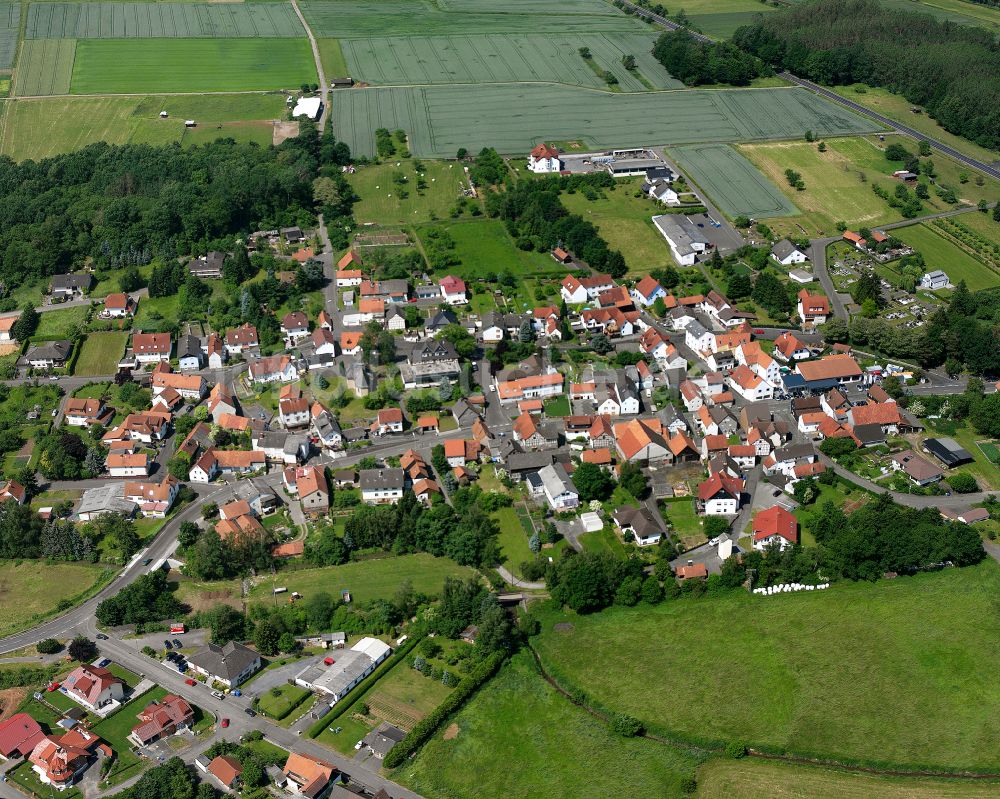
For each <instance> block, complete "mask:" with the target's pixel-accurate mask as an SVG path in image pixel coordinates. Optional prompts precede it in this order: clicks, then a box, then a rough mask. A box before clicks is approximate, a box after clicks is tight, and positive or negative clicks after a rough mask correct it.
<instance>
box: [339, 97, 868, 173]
mask: <svg viewBox="0 0 1000 799" xmlns="http://www.w3.org/2000/svg"><path fill="white" fill-rule="evenodd" d="M337 105H338V111H337V113H335V114H334V115H333V126H334V133H335V134H336V136H337V138H338V139H341V140H343V141H345V142H347V144H348V145H349V146H350V147H351V151H352V152H354V153H357V154H358V155H366V156H373V155H374V154H375V140H374V135H373V131H375V129H376V128H388V129H389V130H395V129H397V128H402V129H404V130H406V132H407V134H408V135H409V137H410V142H411V149H412V150H413V153H414V154H415V155H419V156H425V157H453V156H454V155H455V152H456V151H457V150H458V148H460V147H465V148H467V149H469V150H470V151H472V152H475V151H477V150H479V149H481V148H482V147H496V149H497V150H498V151H500V152H503V153H521V152H524V151H525V150H527V149H530V148H531V147H532V146H533V145H534V144H537V143H538V142H540V141H545V140H554V141H567V140H572V139H577V140H582V141H585V142H587V144H588V145H589V146H592V147H610V146H616V147H629V146H639V145H645V144H649V143H650V142H663V143H671V144H686V143H698V142H709V141H717V142H730V141H748V140H754V139H781V138H789V137H797V136H800V135H802V132H803V131H805V130H808V129H811V130H814V131H816V132H817V134H818V135H823V136H830V135H834V134H838V133H839V134H841V135H848V134H855V133H866V132H871V131H872V130H874V123H872V122H870V121H868V120H865V119H862V118H861V117H858V116H855V115H854V114H852V113H851V112H849V111H847V110H845V109H842V108H840V107H838V106H836V105H834V104H833V103H830V102H827V101H825V100H822V99H820V98H819V97H817V96H816V95H814V94H811V93H809V92H806V91H804V90H801V89H752V90H731V91H719V90H706V91H698V90H694V89H689V90H684V91H676V92H662V93H658V92H642V93H619V94H612V93H610V92H597V91H593V90H590V89H580V88H575V87H570V86H543V85H531V84H526V85H492V86H476V87H468V86H433V87H420V88H413V89H406V88H382V89H364V90H356V91H350V92H343V93H341V94H338V95H337Z"/></svg>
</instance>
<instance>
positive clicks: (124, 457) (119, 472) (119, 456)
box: [104, 452, 149, 477]
mask: <svg viewBox="0 0 1000 799" xmlns="http://www.w3.org/2000/svg"><path fill="white" fill-rule="evenodd" d="M104 463H105V465H106V466H107V467H108V474H110V475H111V476H112V477H145V476H146V475H148V474H149V456H148V455H147V454H146V453H145V452H124V453H115V452H112V453H110V454H109V455H108V457H107V459H106V460H105V462H104Z"/></svg>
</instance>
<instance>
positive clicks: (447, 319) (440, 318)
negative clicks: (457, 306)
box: [425, 310, 458, 330]
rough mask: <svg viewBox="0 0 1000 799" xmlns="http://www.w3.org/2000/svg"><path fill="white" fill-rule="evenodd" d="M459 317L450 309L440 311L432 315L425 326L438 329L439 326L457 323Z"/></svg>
mask: <svg viewBox="0 0 1000 799" xmlns="http://www.w3.org/2000/svg"><path fill="white" fill-rule="evenodd" d="M457 324H458V317H457V316H455V314H454V313H452V312H451V311H448V310H444V311H438V312H437V313H436V314H434V316H432V317H431V318H430V319H429V320H428V321H427V324H426V325H425V327H426V328H427V329H428V330H437V329H438V328H442V327H447V326H448V325H457Z"/></svg>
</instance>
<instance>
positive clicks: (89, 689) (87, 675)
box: [60, 664, 125, 716]
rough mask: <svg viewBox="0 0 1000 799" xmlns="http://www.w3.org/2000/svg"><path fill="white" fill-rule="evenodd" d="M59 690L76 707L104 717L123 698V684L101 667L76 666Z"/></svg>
mask: <svg viewBox="0 0 1000 799" xmlns="http://www.w3.org/2000/svg"><path fill="white" fill-rule="evenodd" d="M60 690H61V691H62V692H63V693H65V694H66V696H68V697H69V698H70V699H72V700H73V701H74V702H76V703H77V704H78V705H81V706H83V707H85V708H86V709H87V710H89V711H91V712H92V713H96V714H98V715H100V716H104V715H106V714H107V713H108V711H109V710H111V709H113V708H115V707H117V706H118V705H119V704H120V703H121V701H122V699H123V698H124V696H125V683H123V682H122V681H121V680H120V679H119V678H118V677H116V676H115V675H114V674H112V673H111V672H110V671H108V670H107V669H106V668H103V667H101V666H92V665H89V664H84V665H81V666H77V667H76V668H75V669H73V671H71V672H70V673H69V674H68V675H67V677H66V679H65V680H63V681H62V686H61V687H60Z"/></svg>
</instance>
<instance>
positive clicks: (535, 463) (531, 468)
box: [507, 452, 553, 472]
mask: <svg viewBox="0 0 1000 799" xmlns="http://www.w3.org/2000/svg"><path fill="white" fill-rule="evenodd" d="M552 460H553V458H552V453H551V452H512V453H511V454H510V456H508V458H507V470H508V471H511V472H537V471H538V470H539V469H542V468H544V467H545V466H548V465H549V464H551V463H552Z"/></svg>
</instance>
